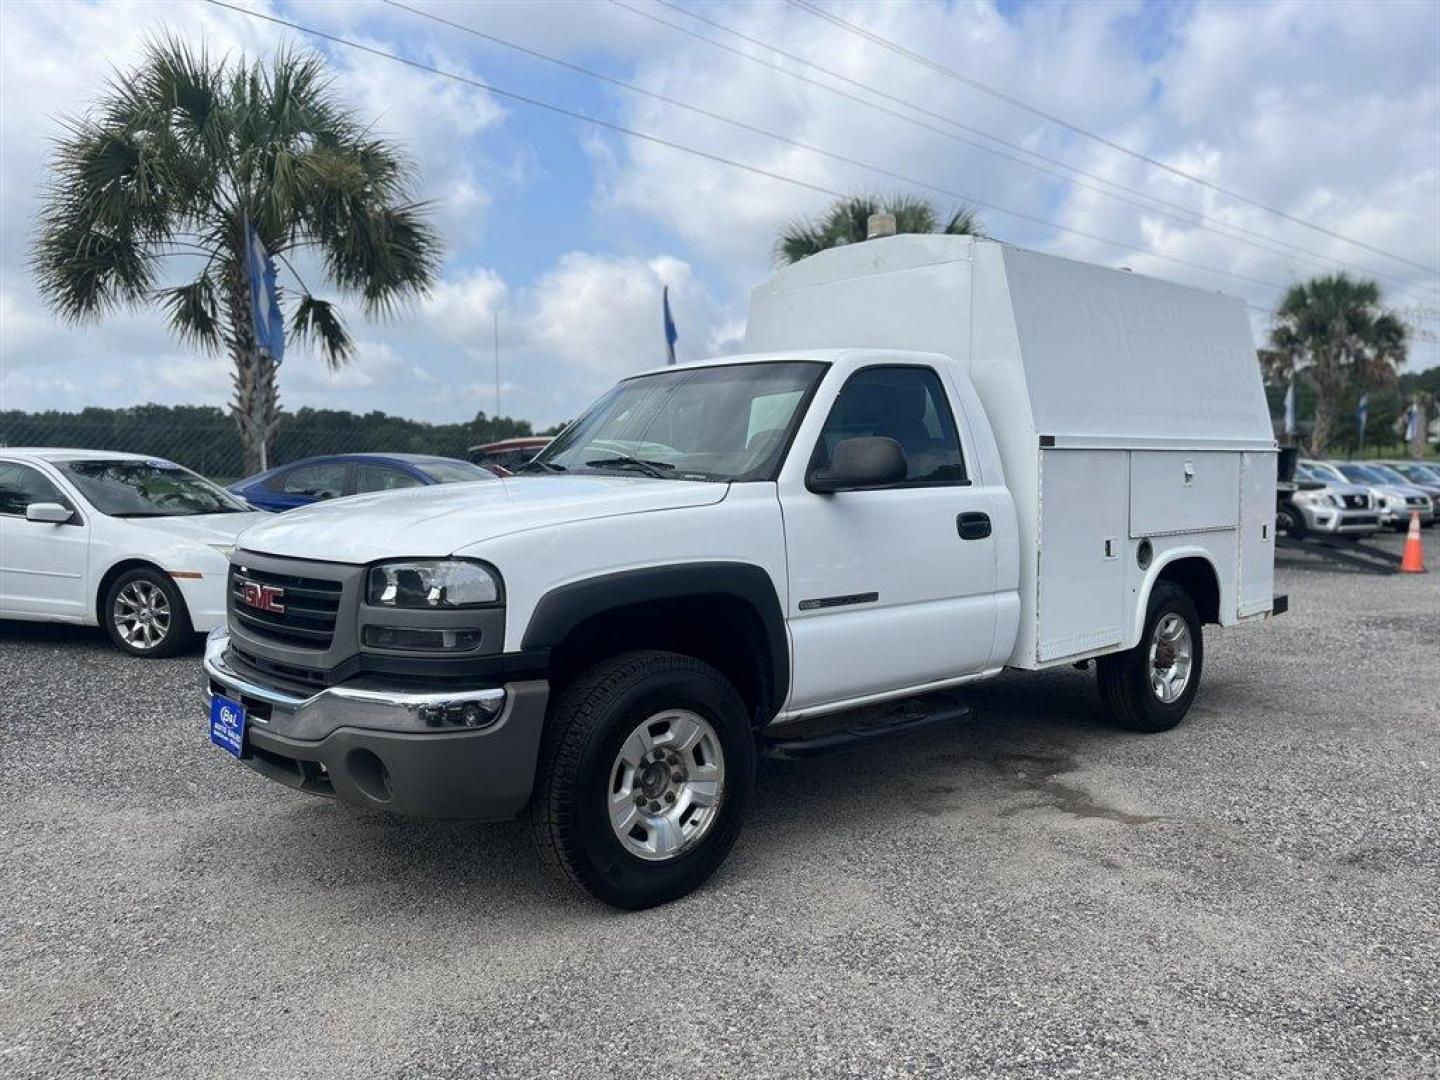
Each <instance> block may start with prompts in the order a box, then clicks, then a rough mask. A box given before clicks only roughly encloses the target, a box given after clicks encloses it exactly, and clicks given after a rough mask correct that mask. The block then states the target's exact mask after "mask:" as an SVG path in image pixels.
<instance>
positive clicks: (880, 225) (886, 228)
mask: <svg viewBox="0 0 1440 1080" xmlns="http://www.w3.org/2000/svg"><path fill="white" fill-rule="evenodd" d="M894 235H895V215H894V214H885V213H880V214H871V215H870V217H869V219H868V220H867V221H866V222H865V239H866V240H874V239H876V238H877V237H881V236H894Z"/></svg>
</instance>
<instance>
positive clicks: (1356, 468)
mask: <svg viewBox="0 0 1440 1080" xmlns="http://www.w3.org/2000/svg"><path fill="white" fill-rule="evenodd" d="M1336 468H1338V469H1339V470H1340V472H1341V473H1343V474H1344V476H1345V479H1347V480H1353V481H1354V482H1355V483H1357V484H1393V483H1394V481H1393V480H1391V479H1390V478H1389V477H1387V476H1385V475H1384V474H1382V473H1379V472H1376V471H1375V470H1374V469H1371V468H1369V467H1367V466H1365V465H1338V466H1336Z"/></svg>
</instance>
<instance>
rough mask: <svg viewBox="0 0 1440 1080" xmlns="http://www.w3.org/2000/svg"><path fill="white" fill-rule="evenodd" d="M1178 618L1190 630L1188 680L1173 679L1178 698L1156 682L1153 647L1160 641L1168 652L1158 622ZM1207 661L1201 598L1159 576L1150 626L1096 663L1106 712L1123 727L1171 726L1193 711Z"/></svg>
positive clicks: (1159, 728) (1147, 616)
mask: <svg viewBox="0 0 1440 1080" xmlns="http://www.w3.org/2000/svg"><path fill="white" fill-rule="evenodd" d="M1173 620H1178V624H1179V625H1183V627H1184V630H1185V633H1186V634H1188V645H1189V652H1190V659H1189V664H1188V665H1187V666H1186V671H1185V677H1184V681H1183V685H1181V686H1179V687H1175V685H1174V683H1173V682H1172V683H1171V688H1172V690H1173V689H1178V693H1177V694H1176V696H1175V697H1174V699H1173V700H1170V701H1166V700H1163V699H1162V696H1161V693H1160V691H1158V690H1157V689H1156V687H1155V686H1154V685H1153V683H1152V674H1153V673H1154V672H1155V670H1156V668H1155V665H1154V663H1153V662H1152V659H1151V648H1152V646H1157V653H1158V655H1159V656H1160V657H1161V658H1162V659H1163V658H1164V652H1163V651H1161V647H1160V646H1159V643H1157V640H1156V628H1157V627H1159V626H1160V625H1161V623H1162V622H1163V623H1166V626H1167V628H1168V627H1174V626H1176V625H1177V623H1176V622H1175V621H1173ZM1181 640H1182V641H1183V638H1182V639H1181ZM1204 667H1205V639H1204V636H1203V632H1202V628H1201V624H1200V614H1199V612H1197V611H1196V610H1195V602H1194V601H1193V600H1191V599H1190V594H1189V593H1187V592H1186V591H1185V590H1184V589H1182V588H1181V587H1180V586H1178V585H1176V584H1175V583H1174V582H1171V581H1159V582H1156V584H1155V587H1154V589H1152V590H1151V592H1150V603H1149V605H1148V607H1147V609H1146V613H1145V629H1144V631H1143V632H1142V633H1141V635H1140V642H1139V644H1137V645H1136V646H1135V647H1134V648H1133V649H1127V650H1126V651H1125V652H1122V653H1112V654H1111V655H1109V656H1102V657H1100V659H1099V661H1098V662H1097V663H1096V665H1095V674H1096V681H1097V684H1098V686H1099V689H1100V702H1101V704H1102V705H1103V706H1104V709H1105V712H1106V715H1107V716H1108V717H1109V718H1110V720H1111V721H1112V722H1113V723H1115V724H1117V725H1119V726H1120V727H1123V728H1128V729H1129V730H1131V731H1143V732H1147V733H1154V732H1159V731H1169V730H1170V729H1171V728H1173V727H1175V725H1177V724H1178V723H1180V721H1181V720H1183V719H1185V714H1186V713H1187V712H1189V711H1190V705H1191V704H1192V703H1193V702H1194V700H1195V694H1196V692H1197V691H1198V690H1199V689H1200V676H1201V675H1202V674H1203V672H1204ZM1167 670H1168V671H1170V672H1171V673H1172V675H1173V674H1174V672H1175V669H1174V668H1173V667H1172V668H1168V669H1167Z"/></svg>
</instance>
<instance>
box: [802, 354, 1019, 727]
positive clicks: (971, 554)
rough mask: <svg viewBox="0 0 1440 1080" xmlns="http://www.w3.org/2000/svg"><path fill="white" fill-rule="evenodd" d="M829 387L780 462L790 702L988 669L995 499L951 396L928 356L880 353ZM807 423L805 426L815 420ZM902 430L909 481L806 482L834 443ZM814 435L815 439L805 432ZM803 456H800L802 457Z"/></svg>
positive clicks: (850, 695)
mask: <svg viewBox="0 0 1440 1080" xmlns="http://www.w3.org/2000/svg"><path fill="white" fill-rule="evenodd" d="M838 379H843V384H842V385H841V386H840V388H839V390H838V392H837V391H832V393H833V394H834V396H833V398H832V399H831V403H830V404H829V406H828V410H827V408H826V405H825V403H824V397H825V389H828V388H822V392H821V394H820V395H817V398H816V402H815V404H814V406H812V410H811V411H812V414H814V413H816V411H817V410H821V411H822V412H821V413H820V414H821V415H824V416H825V419H824V422H823V424H822V425H821V426H820V427H819V430H818V432H817V431H816V428H815V425H814V424H812V423H810V422H809V421H808V420H807V422H806V423H805V424H804V425H803V427H802V430H801V432H800V435H799V437H798V438H797V440H796V445H795V447H794V449H793V450H792V451H791V458H790V460H788V461H787V463H786V467H785V469H784V470H783V472H782V474H781V480H780V503H781V510H782V513H783V516H784V522H785V544H786V561H787V570H788V578H789V596H788V599H787V603H788V611H787V617H788V621H789V627H790V633H791V646H792V653H793V665H792V676H791V686H792V692H791V699H790V703H789V706H788V707H789V708H790V709H791V710H796V709H806V708H812V707H816V706H822V705H827V704H832V703H838V702H841V701H849V700H853V699H856V698H864V697H867V696H871V695H882V694H885V693H889V692H897V691H902V690H906V689H912V688H918V687H921V686H924V685H926V684H928V683H934V682H943V681H948V680H953V679H956V678H958V677H960V676H963V675H968V674H972V673H974V672H978V671H981V670H984V669H985V668H986V667H987V666H988V664H989V663H990V657H991V653H992V651H993V648H994V641H995V627H996V617H997V616H996V599H995V587H996V558H995V538H994V536H993V535H992V529H991V523H990V520H989V515H990V512H991V510H992V500H991V499H990V496H989V494H988V493H986V492H985V491H983V490H982V489H980V488H979V487H977V485H975V484H972V482H971V478H970V476H969V475H968V474H967V471H966V465H965V462H966V455H965V448H964V446H963V445H962V442H961V438H960V435H959V428H958V426H957V424H956V421H955V407H954V404H953V402H952V401H951V399H950V397H949V395H948V394H947V392H946V389H945V384H944V383H943V381H942V380H941V378H940V377H939V373H938V372H937V371H936V370H935V369H934V368H932V367H930V366H928V365H923V364H898V363H897V364H882V365H872V366H866V367H862V368H859V369H857V370H854V371H851V372H849V373H848V374H844V375H842V373H841V372H839V371H832V373H831V375H830V376H829V378H828V379H827V382H829V381H830V380H838ZM807 433H808V434H807ZM857 436H884V437H886V438H891V439H894V440H895V441H896V442H897V443H899V444H900V447H901V449H902V450H903V451H904V452H905V458H906V464H907V472H906V477H905V479H904V480H903V481H901V482H899V483H896V484H894V485H893V486H890V487H885V488H869V489H865V490H858V491H841V492H836V493H834V494H817V493H815V492H813V491H811V490H810V489H809V488H808V487H807V486H806V482H805V477H806V475H807V474H808V473H809V471H810V470H811V469H813V468H815V467H817V466H823V465H824V464H826V463H827V461H828V459H829V455H830V454H831V453H832V452H833V450H834V448H835V446H836V444H838V443H839V442H840V441H842V440H843V439H847V438H853V437H857ZM806 438H808V439H809V443H808V445H806V444H804V443H802V440H804V439H806ZM797 457H798V461H797V460H796V459H797Z"/></svg>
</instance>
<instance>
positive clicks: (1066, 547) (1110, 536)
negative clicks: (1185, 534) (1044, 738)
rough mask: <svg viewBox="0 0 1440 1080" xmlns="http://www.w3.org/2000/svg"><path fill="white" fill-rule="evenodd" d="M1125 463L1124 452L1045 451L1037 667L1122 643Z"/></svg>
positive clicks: (1126, 498) (1127, 477)
mask: <svg viewBox="0 0 1440 1080" xmlns="http://www.w3.org/2000/svg"><path fill="white" fill-rule="evenodd" d="M1129 473H1130V470H1129V457H1128V454H1127V453H1126V452H1125V451H1124V450H1044V451H1042V452H1041V457H1040V529H1039V535H1040V553H1039V564H1038V568H1037V572H1038V577H1037V584H1036V592H1037V597H1036V608H1037V610H1036V618H1037V620H1038V623H1039V626H1038V633H1037V635H1036V649H1035V654H1036V655H1035V659H1036V660H1037V661H1039V662H1041V663H1045V662H1046V661H1050V660H1059V659H1061V658H1063V657H1066V656H1074V655H1076V654H1077V653H1084V652H1090V651H1092V650H1095V649H1103V648H1105V647H1106V646H1108V645H1119V644H1120V643H1121V642H1122V641H1123V639H1124V618H1123V615H1124V608H1125V604H1124V600H1125V566H1124V561H1123V560H1124V558H1125V552H1127V551H1129V550H1130V549H1131V546H1132V545H1130V544H1128V543H1127V542H1126V540H1125V537H1126V533H1127V529H1126V516H1127V514H1128V512H1129V492H1130V475H1129Z"/></svg>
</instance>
